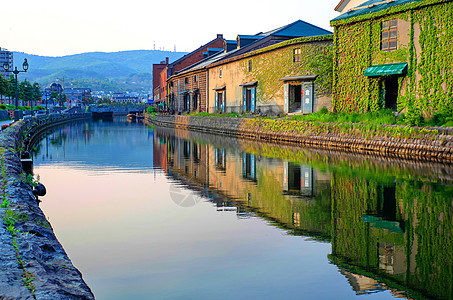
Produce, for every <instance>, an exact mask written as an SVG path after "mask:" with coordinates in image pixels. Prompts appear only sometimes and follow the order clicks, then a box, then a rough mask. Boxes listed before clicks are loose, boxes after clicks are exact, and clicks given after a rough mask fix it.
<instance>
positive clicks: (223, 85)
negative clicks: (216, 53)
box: [208, 34, 333, 115]
mask: <svg viewBox="0 0 453 300" xmlns="http://www.w3.org/2000/svg"><path fill="white" fill-rule="evenodd" d="M332 38H333V36H332V35H331V34H327V35H317V36H309V37H299V38H295V39H290V40H287V41H284V42H280V43H277V44H274V45H272V46H268V47H265V48H261V49H259V50H255V51H251V52H247V53H244V54H240V55H234V56H233V57H229V58H225V59H222V60H220V61H218V62H215V63H213V64H211V65H209V66H208V71H209V72H208V73H209V80H208V81H209V91H208V92H209V95H208V98H209V99H210V101H209V112H227V113H228V112H236V113H246V112H255V113H257V112H261V113H263V114H272V115H276V114H282V113H311V112H315V111H318V110H320V109H321V108H322V107H324V106H325V107H327V108H328V109H330V108H331V92H330V89H328V88H327V89H326V88H325V87H323V86H322V82H323V80H324V79H325V76H326V75H327V74H326V73H324V72H322V71H320V69H319V65H318V66H316V65H315V64H313V62H316V61H319V60H323V58H324V57H326V58H327V57H328V56H329V53H330V51H331V48H332Z"/></svg>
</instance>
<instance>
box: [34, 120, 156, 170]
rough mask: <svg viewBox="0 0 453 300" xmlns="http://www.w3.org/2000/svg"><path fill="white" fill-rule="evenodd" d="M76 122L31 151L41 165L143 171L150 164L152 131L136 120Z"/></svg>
mask: <svg viewBox="0 0 453 300" xmlns="http://www.w3.org/2000/svg"><path fill="white" fill-rule="evenodd" d="M126 124H127V126H124V124H123V123H106V122H104V123H102V122H96V123H78V124H74V125H72V126H68V127H61V128H58V129H56V130H55V131H53V132H52V133H51V134H50V135H48V136H47V137H46V138H44V139H43V140H42V141H41V143H40V145H39V148H38V151H37V153H35V154H34V156H35V157H34V160H35V163H38V164H40V165H49V164H52V165H54V166H55V165H63V166H70V167H71V168H76V169H90V170H92V171H98V172H115V171H121V170H128V171H132V170H133V171H137V172H145V171H147V170H148V171H149V170H150V169H152V168H153V151H152V145H153V131H152V129H148V128H146V127H144V126H142V125H140V124H136V123H132V124H129V123H126Z"/></svg>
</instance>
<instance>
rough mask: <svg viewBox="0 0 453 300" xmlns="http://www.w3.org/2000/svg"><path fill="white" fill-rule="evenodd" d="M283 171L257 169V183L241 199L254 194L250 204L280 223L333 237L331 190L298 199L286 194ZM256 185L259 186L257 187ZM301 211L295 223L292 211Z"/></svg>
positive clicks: (295, 228)
mask: <svg viewBox="0 0 453 300" xmlns="http://www.w3.org/2000/svg"><path fill="white" fill-rule="evenodd" d="M274 170H275V169H274ZM281 176H283V173H280V172H275V171H270V169H268V168H264V167H258V168H257V178H258V181H257V184H256V185H252V186H250V187H249V188H248V189H247V190H244V191H243V196H242V199H247V194H248V193H251V194H252V195H253V196H252V197H251V206H252V207H253V208H254V209H257V210H258V211H259V212H260V213H262V214H264V215H265V216H267V217H270V218H272V219H274V220H278V222H280V223H283V224H285V225H287V226H288V227H289V228H293V229H294V230H295V231H294V233H297V231H298V230H302V231H304V232H310V233H313V234H314V235H321V236H323V237H330V222H331V221H330V194H329V193H330V191H329V190H328V189H327V190H323V191H320V192H319V193H318V194H317V195H315V196H314V197H313V199H312V201H310V202H308V201H307V199H305V200H304V199H298V198H296V197H289V196H285V195H284V194H283V187H282V185H281V183H282V178H279V177H281ZM254 187H256V189H254ZM294 213H298V214H300V226H294V224H293V221H294V220H293V214H294Z"/></svg>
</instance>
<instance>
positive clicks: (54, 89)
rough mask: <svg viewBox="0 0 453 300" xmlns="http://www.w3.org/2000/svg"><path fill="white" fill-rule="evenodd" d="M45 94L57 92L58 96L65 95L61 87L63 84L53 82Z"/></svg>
mask: <svg viewBox="0 0 453 300" xmlns="http://www.w3.org/2000/svg"><path fill="white" fill-rule="evenodd" d="M45 92H46V93H48V94H49V96H50V94H51V93H52V92H55V93H57V94H58V95H60V94H62V93H63V87H62V86H61V84H59V83H56V82H52V83H51V84H49V86H48V87H47V88H46V89H45Z"/></svg>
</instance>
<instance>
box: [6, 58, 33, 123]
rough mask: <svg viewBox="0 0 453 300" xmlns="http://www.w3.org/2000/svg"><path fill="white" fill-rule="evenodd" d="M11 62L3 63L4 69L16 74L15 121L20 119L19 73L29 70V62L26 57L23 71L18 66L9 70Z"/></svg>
mask: <svg viewBox="0 0 453 300" xmlns="http://www.w3.org/2000/svg"><path fill="white" fill-rule="evenodd" d="M9 68H10V66H9V64H8V63H7V62H5V63H4V64H3V69H5V71H6V72H12V73H13V74H14V77H15V80H16V100H15V105H16V110H15V111H14V122H17V121H19V92H18V91H17V74H19V73H21V72H27V70H28V62H27V59H26V58H24V63H23V64H22V68H23V69H24V70H23V71H19V70H18V69H17V66H16V67H15V68H14V70H13V71H9Z"/></svg>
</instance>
